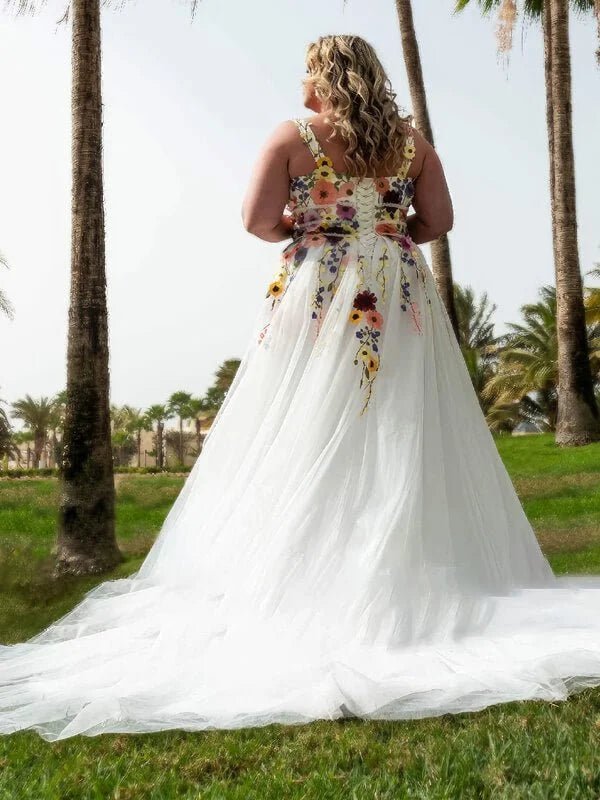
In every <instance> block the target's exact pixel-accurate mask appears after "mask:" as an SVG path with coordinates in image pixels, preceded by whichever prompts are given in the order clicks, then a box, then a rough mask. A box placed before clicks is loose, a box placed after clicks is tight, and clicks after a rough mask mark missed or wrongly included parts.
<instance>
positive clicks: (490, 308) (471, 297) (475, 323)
mask: <svg viewBox="0 0 600 800" xmlns="http://www.w3.org/2000/svg"><path fill="white" fill-rule="evenodd" d="M454 305H455V308H456V314H457V320H458V343H459V345H460V349H461V351H462V354H463V357H464V359H465V364H466V365H467V369H468V371H469V375H470V376H471V381H472V383H473V388H474V389H475V392H476V393H477V397H478V398H479V403H480V405H481V408H482V411H483V412H484V414H487V412H488V411H489V408H490V406H491V403H490V402H489V400H488V398H486V397H485V396H484V394H483V389H484V387H485V385H486V384H487V382H488V380H489V379H490V378H491V377H492V375H493V373H494V368H495V363H496V353H497V339H496V336H495V334H494V323H493V321H492V314H493V313H494V312H495V311H496V305H495V304H490V302H489V300H488V296H487V292H484V293H483V294H482V295H481V297H480V298H479V300H477V299H476V297H475V293H474V291H473V289H472V288H471V287H470V286H466V287H464V288H463V287H462V286H460V285H459V284H457V283H455V284H454Z"/></svg>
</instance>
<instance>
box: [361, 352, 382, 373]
mask: <svg viewBox="0 0 600 800" xmlns="http://www.w3.org/2000/svg"><path fill="white" fill-rule="evenodd" d="M360 357H361V359H362V361H363V362H364V364H365V366H366V368H367V369H368V371H369V372H377V370H378V369H379V358H378V356H376V355H375V353H374V352H373V351H372V350H371V349H370V348H368V347H363V349H362V350H361V351H360Z"/></svg>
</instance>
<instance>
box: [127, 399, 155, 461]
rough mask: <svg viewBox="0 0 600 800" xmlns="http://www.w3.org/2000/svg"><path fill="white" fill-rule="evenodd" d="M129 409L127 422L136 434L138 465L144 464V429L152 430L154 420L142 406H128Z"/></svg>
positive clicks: (130, 429) (128, 427) (130, 430)
mask: <svg viewBox="0 0 600 800" xmlns="http://www.w3.org/2000/svg"><path fill="white" fill-rule="evenodd" d="M126 408H127V410H128V418H127V422H126V424H125V427H126V429H127V430H128V431H129V432H130V433H133V434H135V443H136V450H137V465H138V467H141V466H142V431H149V430H152V422H151V421H150V420H149V419H148V417H147V415H146V414H145V413H144V412H143V411H142V409H141V408H131V407H130V406H127V407H126Z"/></svg>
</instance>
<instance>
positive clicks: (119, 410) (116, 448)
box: [110, 405, 135, 467]
mask: <svg viewBox="0 0 600 800" xmlns="http://www.w3.org/2000/svg"><path fill="white" fill-rule="evenodd" d="M130 414H131V408H130V406H127V405H125V406H116V405H111V407H110V421H111V444H112V449H113V461H114V463H116V464H117V465H118V466H120V467H122V466H125V465H126V464H127V463H128V462H129V460H130V459H131V456H132V455H133V453H134V452H135V443H134V440H133V437H132V435H131V430H130V428H129V420H130Z"/></svg>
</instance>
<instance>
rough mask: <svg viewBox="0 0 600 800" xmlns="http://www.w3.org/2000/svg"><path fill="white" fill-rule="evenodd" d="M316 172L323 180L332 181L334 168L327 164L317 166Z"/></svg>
mask: <svg viewBox="0 0 600 800" xmlns="http://www.w3.org/2000/svg"><path fill="white" fill-rule="evenodd" d="M316 174H317V175H318V177H319V178H320V179H321V180H324V181H330V180H331V179H332V178H333V169H332V168H331V167H330V166H328V165H327V164H322V165H321V166H320V167H317V170H316Z"/></svg>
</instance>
